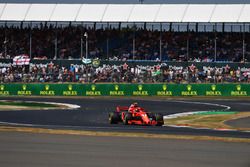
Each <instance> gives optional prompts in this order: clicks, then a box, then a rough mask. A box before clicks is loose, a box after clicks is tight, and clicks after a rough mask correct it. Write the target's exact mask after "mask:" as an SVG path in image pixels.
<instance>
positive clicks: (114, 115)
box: [109, 112, 119, 124]
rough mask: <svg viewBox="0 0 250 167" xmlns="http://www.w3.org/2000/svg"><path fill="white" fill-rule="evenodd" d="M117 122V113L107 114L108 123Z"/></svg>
mask: <svg viewBox="0 0 250 167" xmlns="http://www.w3.org/2000/svg"><path fill="white" fill-rule="evenodd" d="M118 122H119V113H116V112H111V113H109V123H110V124H117V123H118Z"/></svg>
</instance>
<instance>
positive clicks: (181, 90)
mask: <svg viewBox="0 0 250 167" xmlns="http://www.w3.org/2000/svg"><path fill="white" fill-rule="evenodd" d="M9 95H16V96H250V84H0V96H9Z"/></svg>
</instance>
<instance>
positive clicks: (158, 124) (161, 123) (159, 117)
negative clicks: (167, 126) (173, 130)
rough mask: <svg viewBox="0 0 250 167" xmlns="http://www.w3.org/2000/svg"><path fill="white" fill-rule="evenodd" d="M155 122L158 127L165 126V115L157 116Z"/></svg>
mask: <svg viewBox="0 0 250 167" xmlns="http://www.w3.org/2000/svg"><path fill="white" fill-rule="evenodd" d="M155 120H156V122H157V124H156V126H162V125H163V124H164V120H163V115H162V114H155Z"/></svg>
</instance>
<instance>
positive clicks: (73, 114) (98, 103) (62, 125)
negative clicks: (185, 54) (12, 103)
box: [0, 97, 250, 138]
mask: <svg viewBox="0 0 250 167" xmlns="http://www.w3.org/2000/svg"><path fill="white" fill-rule="evenodd" d="M3 99H12V100H30V101H49V102H61V103H70V104H77V105H80V106H81V108H80V109H76V110H36V111H1V112H0V122H8V123H17V124H20V126H23V124H24V125H27V124H28V125H29V126H30V125H31V126H36V127H46V128H55V129H77V130H79V129H80V130H94V131H112V132H116V131H119V132H143V133H155V134H177V135H210V136H222V137H225V136H226V137H241V138H250V133H247V132H236V131H214V130H205V129H202V130H198V129H196V130H194V129H189V128H172V127H150V126H125V125H122V124H118V125H110V124H109V123H108V113H109V112H110V111H114V110H115V108H116V106H118V105H121V106H128V105H130V104H131V103H132V102H134V101H137V102H138V103H139V105H140V106H142V107H144V108H146V109H147V110H148V111H152V112H159V113H162V114H164V115H169V114H174V113H180V112H188V111H207V110H223V109H225V108H226V106H229V107H231V109H230V110H231V111H242V112H244V111H249V110H250V103H249V102H250V100H249V99H245V100H244V99H243V100H242V99H241V100H230V99H226V100H223V99H222V100H208V99H207V100H200V101H199V100H197V99H195V100H180V99H170V100H169V99H149V98H147V99H136V100H135V99H131V98H105V97H99V98H38V97H36V98H29V97H21V98H20V97H19V98H18V97H9V98H5V97H1V98H0V100H3ZM215 104H216V105H215ZM218 104H219V105H225V106H218Z"/></svg>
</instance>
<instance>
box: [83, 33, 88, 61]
mask: <svg viewBox="0 0 250 167" xmlns="http://www.w3.org/2000/svg"><path fill="white" fill-rule="evenodd" d="M84 36H85V37H86V41H85V42H86V44H85V46H86V48H85V51H86V53H85V56H86V59H87V58H88V33H87V32H85V33H84Z"/></svg>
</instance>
